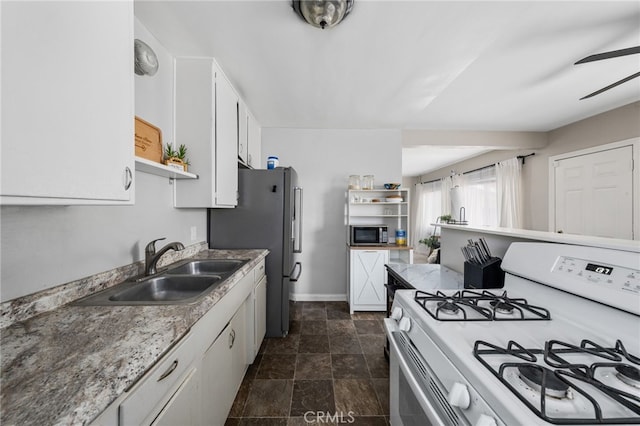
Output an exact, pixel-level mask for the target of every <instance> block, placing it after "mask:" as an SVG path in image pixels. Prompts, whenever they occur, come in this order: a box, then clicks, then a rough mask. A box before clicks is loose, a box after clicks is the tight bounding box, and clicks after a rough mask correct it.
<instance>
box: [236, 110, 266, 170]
mask: <svg viewBox="0 0 640 426" xmlns="http://www.w3.org/2000/svg"><path fill="white" fill-rule="evenodd" d="M238 129H239V130H238V160H239V161H240V162H242V163H244V164H246V165H248V166H250V167H251V168H254V169H259V168H260V155H261V151H262V141H261V139H260V124H259V123H258V122H257V121H256V119H255V118H254V117H253V115H252V114H251V111H249V109H248V108H247V106H246V105H245V104H244V102H243V101H242V99H241V100H240V101H239V102H238Z"/></svg>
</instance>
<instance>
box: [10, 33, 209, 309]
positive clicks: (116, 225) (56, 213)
mask: <svg viewBox="0 0 640 426" xmlns="http://www.w3.org/2000/svg"><path fill="white" fill-rule="evenodd" d="M135 34H136V37H137V38H140V39H142V40H143V41H145V42H146V43H147V44H149V45H150V46H151V47H152V48H153V49H154V50H155V51H156V53H157V54H158V58H159V61H160V67H159V70H158V73H157V74H156V75H155V76H153V77H149V76H145V77H140V76H136V77H135V84H136V115H138V116H140V117H142V118H144V119H145V120H148V121H150V122H151V123H153V124H155V125H157V126H159V127H160V128H161V129H162V130H163V133H164V134H165V135H169V136H170V135H172V134H173V124H172V123H173V120H172V96H173V87H172V81H173V65H172V62H171V57H170V55H169V54H168V53H167V52H166V50H165V49H164V48H163V47H162V46H160V45H159V44H158V42H157V41H156V40H155V39H154V38H153V37H152V36H151V35H150V34H148V33H147V32H146V30H145V29H144V27H142V26H141V25H140V24H139V22H136V26H135ZM131 72H132V73H133V70H131ZM105 84H106V83H105ZM131 143H132V144H133V135H132V140H131ZM105 160H106V161H108V159H105ZM172 191H173V187H172V186H171V185H170V184H169V179H167V178H161V177H159V176H155V175H148V174H145V173H140V172H136V174H135V198H136V202H135V205H134V206H70V207H19V206H18V207H13V206H3V207H0V229H1V231H2V232H1V235H0V240H1V241H0V260H1V264H2V268H1V273H0V300H1V301H2V302H4V301H7V300H11V299H14V298H16V297H20V296H24V295H27V294H30V293H34V292H36V291H40V290H43V289H46V288H49V287H53V286H56V285H59V284H63V283H66V282H69V281H73V280H76V279H79V278H83V277H86V276H89V275H93V274H96V273H98V272H103V271H106V270H109V269H113V268H116V267H118V266H123V265H127V264H130V263H133V262H135V261H138V260H141V259H143V258H144V246H145V245H146V243H147V242H149V241H150V240H152V239H154V238H159V237H167V241H182V242H183V243H185V244H190V243H193V242H196V241H198V242H199V241H204V240H206V231H207V228H206V211H205V210H204V209H199V210H195V209H193V210H182V209H174V208H173V196H172V194H173V192H172ZM192 226H195V227H196V230H197V231H196V234H197V236H196V239H195V240H191V227H192ZM159 246H160V245H159Z"/></svg>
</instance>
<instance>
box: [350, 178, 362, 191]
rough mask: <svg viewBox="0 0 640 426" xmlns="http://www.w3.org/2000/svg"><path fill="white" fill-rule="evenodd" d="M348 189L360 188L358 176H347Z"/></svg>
mask: <svg viewBox="0 0 640 426" xmlns="http://www.w3.org/2000/svg"><path fill="white" fill-rule="evenodd" d="M349 189H360V176H358V175H351V176H349Z"/></svg>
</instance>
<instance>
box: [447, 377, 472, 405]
mask: <svg viewBox="0 0 640 426" xmlns="http://www.w3.org/2000/svg"><path fill="white" fill-rule="evenodd" d="M447 400H448V401H449V404H451V405H453V406H454V407H459V408H462V409H463V410H466V409H467V408H469V405H470V404H471V395H469V390H468V389H467V386H465V385H463V384H462V383H459V382H455V383H454V384H453V386H452V387H451V390H450V391H449V395H448V396H447Z"/></svg>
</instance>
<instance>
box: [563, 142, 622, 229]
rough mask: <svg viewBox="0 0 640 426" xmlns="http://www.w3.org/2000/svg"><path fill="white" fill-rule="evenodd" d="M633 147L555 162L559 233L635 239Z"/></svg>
mask: <svg viewBox="0 0 640 426" xmlns="http://www.w3.org/2000/svg"><path fill="white" fill-rule="evenodd" d="M632 157H633V147H632V146H631V145H629V146H623V147H620V148H615V149H609V150H605V151H600V152H595V153H590V154H585V155H579V156H576V157H571V158H567V159H562V160H559V161H556V163H555V185H556V187H555V208H556V211H555V224H556V231H557V232H560V231H562V232H566V233H570V234H580V235H594V236H599V237H611V238H623V239H633V167H632V162H631V158H632Z"/></svg>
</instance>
